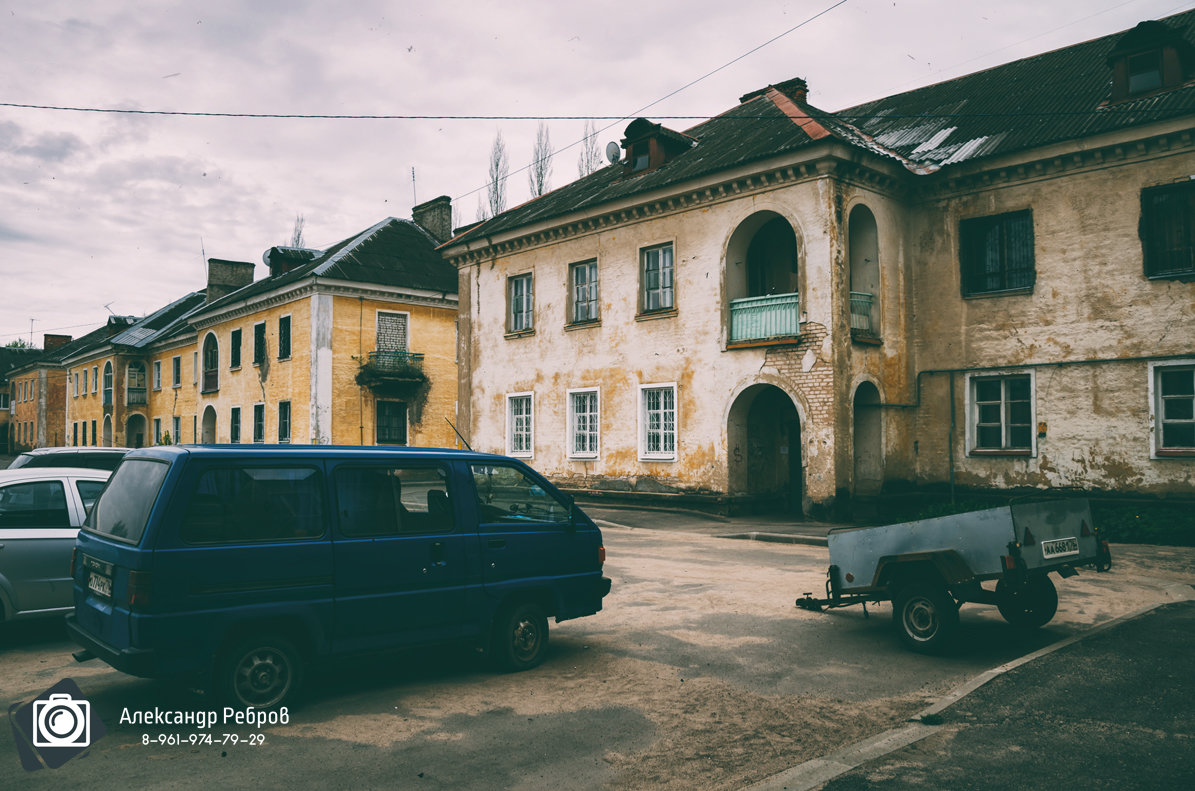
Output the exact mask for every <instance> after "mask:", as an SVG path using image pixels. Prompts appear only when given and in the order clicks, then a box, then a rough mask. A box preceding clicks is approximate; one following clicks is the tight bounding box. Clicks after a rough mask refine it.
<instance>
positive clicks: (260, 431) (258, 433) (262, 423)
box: [253, 404, 266, 442]
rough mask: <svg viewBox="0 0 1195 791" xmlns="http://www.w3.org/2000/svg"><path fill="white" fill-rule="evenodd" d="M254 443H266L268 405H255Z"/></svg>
mask: <svg viewBox="0 0 1195 791" xmlns="http://www.w3.org/2000/svg"><path fill="white" fill-rule="evenodd" d="M253 441H254V442H265V441H266V405H265V404H254V405H253Z"/></svg>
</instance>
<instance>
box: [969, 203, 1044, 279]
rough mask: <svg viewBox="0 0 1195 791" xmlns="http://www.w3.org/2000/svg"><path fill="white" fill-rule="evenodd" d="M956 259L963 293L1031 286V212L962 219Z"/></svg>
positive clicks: (1032, 271) (1032, 272)
mask: <svg viewBox="0 0 1195 791" xmlns="http://www.w3.org/2000/svg"><path fill="white" fill-rule="evenodd" d="M959 259H960V261H961V266H962V286H963V296H972V295H975V294H992V293H998V292H1001V291H1021V290H1025V289H1031V288H1033V283H1034V280H1035V279H1036V277H1037V273H1036V270H1035V269H1034V259H1033V212H1032V211H1028V210H1026V211H1017V212H1009V213H1008V214H997V215H994V216H991V217H976V218H974V219H970V220H963V221H962V222H960V223H959Z"/></svg>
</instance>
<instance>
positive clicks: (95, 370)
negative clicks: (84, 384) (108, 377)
mask: <svg viewBox="0 0 1195 791" xmlns="http://www.w3.org/2000/svg"><path fill="white" fill-rule="evenodd" d="M99 389H100V367H99V366H98V365H93V366H91V392H92V393H93V394H94V393H96V392H98V391H99Z"/></svg>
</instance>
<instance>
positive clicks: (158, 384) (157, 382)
mask: <svg viewBox="0 0 1195 791" xmlns="http://www.w3.org/2000/svg"><path fill="white" fill-rule="evenodd" d="M161 389H162V361H161V360H154V390H161Z"/></svg>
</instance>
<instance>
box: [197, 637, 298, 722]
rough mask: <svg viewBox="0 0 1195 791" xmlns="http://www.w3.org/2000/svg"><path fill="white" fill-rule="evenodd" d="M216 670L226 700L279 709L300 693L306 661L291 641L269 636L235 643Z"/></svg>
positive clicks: (242, 704)
mask: <svg viewBox="0 0 1195 791" xmlns="http://www.w3.org/2000/svg"><path fill="white" fill-rule="evenodd" d="M216 672H217V677H216V685H217V688H218V690H219V692H220V695H221V697H222V698H223V699H224V700H225V701H228V702H229V703H232V704H233V705H236V706H240V707H241V708H249V707H250V706H252V707H253V708H255V709H276V708H278V707H279V706H282V705H283V704H284V703H286V702H288V701H291V700H294V698H295V695H296V694H297V693H298V691H299V687H300V686H301V684H302V681H303V661H302V658H301V657H300V655H299V652H298V650H297V649H296V648H295V647H294V645H292V644H291V642H290V641H289V640H287V639H285V638H283V637H279V636H277V635H266V636H263V637H254V638H250V639H247V640H242V641H241V642H240V643H237V644H236V645H234V646H233V647H232V650H230V651H228V652H226V653H225V654H224V658H223V661H222V662H221V663H220V666H219V668H218V669H217V671H216Z"/></svg>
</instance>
